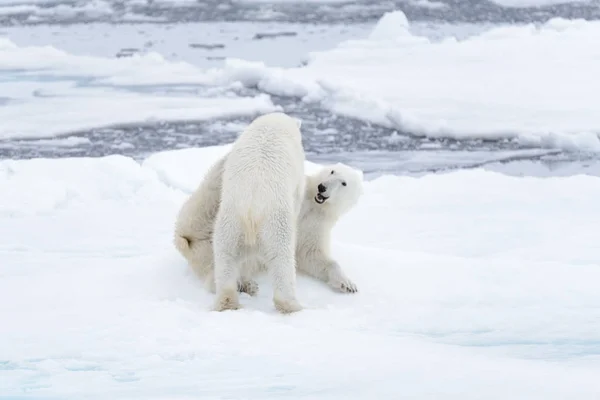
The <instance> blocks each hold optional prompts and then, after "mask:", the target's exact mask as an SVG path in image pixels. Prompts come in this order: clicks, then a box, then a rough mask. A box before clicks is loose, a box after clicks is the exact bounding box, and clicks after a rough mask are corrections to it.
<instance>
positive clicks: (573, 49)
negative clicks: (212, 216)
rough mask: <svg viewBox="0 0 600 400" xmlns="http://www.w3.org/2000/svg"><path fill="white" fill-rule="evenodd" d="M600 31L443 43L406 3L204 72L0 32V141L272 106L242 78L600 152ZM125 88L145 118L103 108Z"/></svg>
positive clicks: (458, 134)
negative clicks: (266, 58) (308, 47)
mask: <svg viewBox="0 0 600 400" xmlns="http://www.w3.org/2000/svg"><path fill="white" fill-rule="evenodd" d="M357 32H358V31H357ZM599 33H600V22H597V21H592V22H590V21H583V20H563V19H552V20H550V21H548V22H547V23H545V24H542V25H541V26H534V25H523V26H507V27H496V28H493V29H489V30H486V31H484V32H482V33H477V34H474V35H470V36H468V37H463V38H461V39H454V38H452V37H446V38H444V39H443V40H439V39H436V40H434V39H431V38H428V37H425V36H422V35H419V34H417V33H415V32H414V30H411V26H410V24H409V23H408V21H407V20H406V17H405V16H404V14H403V13H402V12H401V11H396V12H393V13H387V14H385V15H384V16H383V17H382V18H381V20H380V21H379V22H378V23H377V24H376V26H375V27H374V28H373V29H372V31H371V32H370V33H368V34H367V35H365V36H364V37H363V39H353V40H345V41H343V42H341V43H340V44H339V45H337V46H335V47H334V48H332V49H329V50H323V51H318V52H313V53H311V54H310V56H309V62H308V65H305V66H298V67H290V66H285V67H283V66H273V65H269V64H268V63H264V62H262V61H257V60H256V59H254V60H252V59H250V60H248V59H241V58H227V59H226V60H225V61H224V62H223V64H222V65H221V66H218V67H214V66H213V67H212V68H204V67H202V66H199V65H197V64H194V63H192V62H189V61H181V60H170V59H168V57H166V56H165V55H162V54H160V53H159V52H157V51H154V50H153V51H148V52H146V51H142V52H141V53H140V54H135V55H133V56H132V57H126V58H118V59H115V58H109V57H106V56H103V57H100V56H97V55H83V54H78V55H75V54H71V53H67V52H65V51H62V50H59V49H55V48H53V47H48V46H46V47H44V46H27V45H16V44H15V43H14V42H13V41H11V40H10V31H9V36H8V38H7V39H0V70H1V71H5V73H8V79H3V80H2V81H0V93H2V96H4V97H6V96H8V103H7V105H5V106H4V107H3V108H2V109H1V110H0V112H1V113H2V114H1V115H0V117H1V118H2V120H3V121H10V122H9V123H8V124H3V125H1V126H0V137H15V136H48V135H54V134H56V133H58V131H61V130H66V129H74V128H77V127H78V126H80V127H81V128H84V127H86V128H87V127H89V126H90V124H92V125H97V124H102V125H110V124H114V123H120V122H129V121H131V120H134V119H136V118H137V119H145V118H150V117H151V118H155V119H161V118H165V119H174V118H182V119H190V118H196V119H202V118H203V117H204V116H205V115H206V114H205V113H204V112H203V110H202V109H203V108H204V104H205V103H204V102H205V99H204V97H211V100H210V101H213V98H215V97H216V98H218V101H222V102H225V103H227V106H223V107H219V109H222V110H227V113H225V114H224V115H251V114H252V113H256V112H260V111H263V110H267V109H274V107H275V106H274V105H273V103H272V101H271V99H270V98H268V97H264V96H258V97H243V98H242V97H240V96H238V95H237V94H236V90H237V89H239V87H240V85H242V84H243V85H245V86H247V87H249V88H258V89H259V90H261V91H263V92H265V93H266V94H272V95H278V96H292V97H297V98H301V99H302V100H303V101H305V102H318V103H319V104H320V105H322V106H324V107H327V108H328V109H330V110H331V111H332V112H334V113H337V114H341V115H345V116H350V117H354V118H358V119H361V120H365V121H370V122H374V123H376V124H381V125H383V126H386V127H391V128H395V129H399V130H400V131H402V132H408V133H411V134H414V135H417V136H429V137H436V138H439V137H450V138H457V139H464V138H480V139H488V140H496V139H502V138H509V139H512V140H518V141H519V142H521V143H523V144H524V145H526V146H532V145H534V146H540V147H551V148H552V147H553V148H561V149H567V150H573V149H575V150H579V149H581V150H586V151H589V150H591V151H600V140H599V139H598V133H599V132H600V113H598V112H597V107H596V101H595V98H596V95H597V93H599V92H600V80H598V79H597V71H598V70H600V48H599V47H598V46H595V44H594V42H593V41H591V40H589V38H591V37H595V36H597V35H598V34H599ZM282 43H285V41H284V42H282ZM225 53H227V52H225ZM295 57H297V55H296V56H295ZM57 81H58V82H57ZM35 85H37V87H36V88H34V87H33V86H35ZM48 85H50V86H48ZM56 85H58V86H60V90H59V89H57V88H56ZM61 85H62V86H61ZM156 85H163V86H164V85H168V86H183V87H191V88H192V89H190V91H191V93H192V95H191V96H190V93H187V94H182V93H181V92H177V93H170V94H169V95H168V97H167V98H165V97H164V93H160V91H161V90H164V88H163V89H160V88H159V89H156ZM132 87H136V88H137V90H136V91H134V92H131V88H132ZM9 89H10V90H9ZM104 91H106V96H102V95H101V93H103V92H104ZM157 92H158V94H157ZM6 93H8V94H6ZM11 93H12V94H11ZM15 93H16V94H15ZM207 93H210V95H207ZM115 96H121V97H122V98H123V99H122V101H123V103H121V104H128V102H130V101H131V108H130V109H132V110H138V109H139V110H140V112H139V115H137V116H136V115H135V114H136V112H132V113H129V114H130V115H128V116H122V115H121V113H115V112H113V111H114V110H113V108H111V107H96V106H95V105H96V104H97V103H96V102H98V101H99V102H103V103H102V104H105V103H106V102H110V99H111V98H114V97H115ZM157 97H158V98H157ZM14 99H18V101H11V100H14ZM4 101H7V100H6V99H5V100H4ZM86 102H89V106H88V105H86ZM71 104H72V105H73V107H78V106H81V107H84V108H87V109H89V108H94V111H93V113H94V119H93V120H92V119H91V118H90V119H89V121H90V124H84V123H82V122H81V123H80V122H78V121H75V119H77V118H79V117H78V116H77V115H78V114H75V113H68V110H69V107H70V106H71ZM150 104H151V105H150ZM185 104H187V105H185ZM46 107H47V111H46ZM119 107H121V106H119ZM167 108H168V109H169V111H166V110H167ZM123 109H125V108H123ZM173 109H177V111H173ZM61 110H62V111H61ZM103 110H106V111H103ZM56 112H60V114H58V115H60V116H61V118H60V119H59V121H60V124H57V125H55V126H53V127H51V128H48V124H46V122H47V119H45V118H43V117H42V118H39V120H36V118H32V119H30V116H31V115H34V116H36V115H38V114H40V113H47V114H54V113H56ZM67 114H69V115H67ZM208 114H210V116H211V117H217V116H218V115H216V114H215V113H208ZM41 123H44V125H40V124H41ZM41 126H43V132H40V130H42V129H41V128H40V127H41Z"/></svg>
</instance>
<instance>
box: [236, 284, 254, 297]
mask: <svg viewBox="0 0 600 400" xmlns="http://www.w3.org/2000/svg"><path fill="white" fill-rule="evenodd" d="M238 291H239V292H240V293H247V294H249V295H250V296H256V294H257V293H258V283H256V281H254V280H249V281H240V282H238Z"/></svg>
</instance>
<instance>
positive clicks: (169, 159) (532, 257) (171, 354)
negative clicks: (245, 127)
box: [0, 146, 600, 400]
mask: <svg viewBox="0 0 600 400" xmlns="http://www.w3.org/2000/svg"><path fill="white" fill-rule="evenodd" d="M227 150H228V146H224V147H215V148H204V149H186V150H180V151H169V152H163V153H158V154H154V155H152V156H150V157H149V158H147V159H146V160H144V161H143V162H141V163H137V162H136V161H134V160H132V159H129V158H126V157H123V156H109V157H103V158H66V159H57V160H51V159H34V160H21V161H15V160H3V161H0V193H2V194H3V195H2V196H0V321H3V323H2V324H0V343H2V344H3V346H0V376H1V378H2V379H0V393H2V395H3V396H19V395H25V394H26V395H28V396H36V397H37V398H46V397H47V398H50V397H55V398H63V399H68V398H82V397H85V398H90V399H109V398H111V399H112V398H119V399H125V398H143V399H166V398H169V399H188V398H198V397H199V396H200V397H202V398H207V399H211V398H214V399H216V398H261V399H268V398H280V397H282V396H283V397H286V398H289V399H299V398H312V399H339V398H345V399H365V398H400V397H407V398H413V399H425V398H427V399H429V398H441V397H443V398H445V399H460V400H465V399H481V398H486V399H506V398H511V399H528V400H531V399H544V400H552V399H564V398H577V399H594V398H595V397H596V396H597V393H598V392H599V391H600V382H599V381H598V379H597V377H598V373H600V358H599V357H598V354H599V352H600V346H599V344H598V339H597V332H598V331H599V330H600V311H599V310H600V295H599V294H598V290H597V282H598V279H600V270H599V269H598V263H599V262H600V259H599V257H598V252H597V234H596V232H597V226H598V224H599V223H600V212H599V209H598V207H597V200H596V199H598V198H599V196H600V181H599V180H598V179H597V178H594V177H590V176H583V175H575V176H570V177H565V178H551V179H544V178H517V177H510V176H506V175H501V174H497V173H493V172H489V171H483V170H481V169H476V170H470V171H460V172H453V173H449V174H439V175H436V174H434V175H428V176H425V177H421V178H411V177H395V176H389V175H386V176H382V177H380V178H377V179H375V180H371V181H368V182H366V183H365V194H364V196H363V198H362V199H361V201H360V203H359V204H358V206H357V207H356V208H355V209H354V210H352V211H351V212H350V214H348V215H347V216H345V217H344V218H342V220H341V221H340V222H339V224H338V225H337V226H336V228H335V229H334V232H333V254H334V256H335V257H336V259H338V260H339V262H340V263H341V265H343V268H344V269H345V270H346V271H347V273H348V274H349V275H350V276H351V277H352V278H353V279H354V280H355V282H356V283H357V284H358V286H359V289H360V292H359V293H358V294H356V295H342V294H337V293H334V292H332V291H331V290H330V289H329V288H328V287H326V286H325V285H323V284H320V283H318V282H315V281H313V280H311V279H309V278H307V277H300V278H299V281H298V294H299V297H300V299H301V301H302V303H303V304H304V305H305V307H306V309H305V310H304V311H302V312H300V313H298V314H294V315H290V316H281V315H279V314H277V313H276V312H275V311H274V309H273V306H272V302H271V300H270V297H271V296H270V292H271V286H270V282H269V280H268V279H267V278H266V277H260V278H259V283H260V285H261V291H260V293H259V295H258V297H257V298H250V297H248V296H246V295H243V296H242V297H241V301H242V303H243V306H244V308H243V309H242V310H240V311H236V312H226V313H214V312H210V311H209V308H210V306H211V302H212V298H213V296H212V295H211V294H209V293H208V292H206V291H205V290H204V288H203V285H202V283H201V282H199V281H198V280H197V279H196V278H195V277H194V276H193V275H192V274H191V272H190V271H189V270H188V268H187V267H186V265H185V261H184V260H183V259H182V258H181V256H179V254H178V253H177V252H176V250H175V249H174V248H173V246H172V244H171V237H172V229H173V223H174V218H175V215H176V212H177V210H178V207H179V206H180V205H181V204H182V202H183V201H184V199H185V197H186V195H187V194H188V193H190V192H191V191H192V190H193V189H194V188H195V186H196V185H197V184H198V183H199V181H200V180H201V178H202V176H203V174H204V173H205V172H206V170H207V168H208V167H209V166H210V165H211V164H212V163H213V162H214V161H215V160H216V159H217V158H218V157H220V156H221V155H223V154H225V152H226V151H227ZM307 167H308V168H309V169H310V170H314V169H315V168H317V167H318V166H317V165H315V164H310V163H308V164H307Z"/></svg>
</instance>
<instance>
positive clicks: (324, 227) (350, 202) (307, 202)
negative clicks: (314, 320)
mask: <svg viewBox="0 0 600 400" xmlns="http://www.w3.org/2000/svg"><path fill="white" fill-rule="evenodd" d="M362 181H363V177H362V172H361V171H358V170H355V169H353V168H352V167H350V166H347V165H345V164H342V163H337V164H334V165H329V166H325V167H324V168H322V169H321V170H320V172H318V173H317V174H315V175H311V176H308V177H307V178H306V193H305V196H304V201H303V202H302V209H301V211H300V216H299V218H298V235H299V237H298V242H297V244H296V262H297V263H298V270H300V271H302V272H304V273H306V274H308V275H311V276H313V277H315V278H317V279H320V280H322V281H324V282H326V283H327V284H328V285H329V286H331V287H332V288H333V289H336V290H339V291H342V292H356V291H357V290H358V289H357V287H356V285H355V284H354V283H353V282H352V281H351V280H350V279H348V277H347V276H346V275H345V274H344V272H343V271H342V269H341V267H340V265H339V264H338V263H337V262H336V261H335V260H334V259H333V258H332V257H331V252H330V247H331V230H332V229H333V227H334V226H335V224H336V223H337V221H338V220H339V218H340V217H341V216H343V215H344V214H346V213H347V212H348V211H350V209H352V208H353V207H354V206H355V205H356V203H357V202H358V200H359V199H360V197H361V195H362V193H363V185H362Z"/></svg>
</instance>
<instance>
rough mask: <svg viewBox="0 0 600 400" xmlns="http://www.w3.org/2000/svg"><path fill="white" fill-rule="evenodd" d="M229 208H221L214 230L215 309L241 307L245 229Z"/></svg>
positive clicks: (235, 308)
mask: <svg viewBox="0 0 600 400" xmlns="http://www.w3.org/2000/svg"><path fill="white" fill-rule="evenodd" d="M230 216H231V214H230V213H228V210H224V209H221V210H219V213H218V214H217V220H216V222H215V230H214V239H213V241H214V244H213V251H214V259H215V272H214V274H215V290H216V299H215V304H214V310H215V311H224V310H237V309H239V308H241V306H240V303H239V295H238V281H239V278H240V263H241V261H242V252H241V247H240V245H241V243H242V240H243V234H244V233H243V230H242V227H241V224H240V222H239V220H238V219H236V218H231V217H230Z"/></svg>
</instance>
